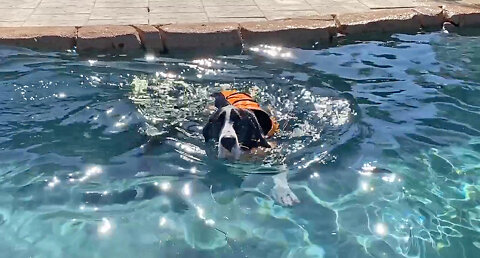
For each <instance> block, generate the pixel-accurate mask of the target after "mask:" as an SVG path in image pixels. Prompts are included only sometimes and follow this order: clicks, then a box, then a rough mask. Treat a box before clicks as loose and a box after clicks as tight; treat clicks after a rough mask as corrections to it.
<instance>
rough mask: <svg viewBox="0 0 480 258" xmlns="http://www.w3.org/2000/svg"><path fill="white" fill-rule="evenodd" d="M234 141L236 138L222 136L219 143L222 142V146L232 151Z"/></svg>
mask: <svg viewBox="0 0 480 258" xmlns="http://www.w3.org/2000/svg"><path fill="white" fill-rule="evenodd" d="M236 142H237V140H236V139H235V138H233V137H223V138H222V139H220V144H222V146H223V147H224V148H225V149H227V150H228V151H230V152H231V151H232V148H233V146H235V143H236Z"/></svg>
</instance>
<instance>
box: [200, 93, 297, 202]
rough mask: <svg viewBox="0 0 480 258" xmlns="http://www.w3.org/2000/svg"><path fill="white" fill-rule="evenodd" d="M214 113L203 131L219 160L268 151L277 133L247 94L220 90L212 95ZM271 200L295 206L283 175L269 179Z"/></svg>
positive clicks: (273, 123)
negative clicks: (264, 149) (270, 180)
mask: <svg viewBox="0 0 480 258" xmlns="http://www.w3.org/2000/svg"><path fill="white" fill-rule="evenodd" d="M212 97H214V98H215V107H216V111H215V112H214V113H213V114H212V115H211V116H210V118H209V120H208V122H207V124H206V125H205V126H204V127H203V131H202V133H203V137H204V138H205V142H209V141H212V140H213V141H214V142H215V143H217V146H218V152H217V157H218V158H219V159H228V160H232V161H238V160H240V159H242V158H243V157H245V156H247V155H249V154H252V153H257V152H256V150H257V149H260V148H267V149H268V148H272V145H273V144H272V143H269V142H268V141H267V139H270V138H271V137H272V136H273V135H274V134H275V133H276V132H277V131H278V129H279V124H278V122H277V121H276V119H275V118H274V117H273V116H272V115H270V114H269V113H268V112H267V111H265V110H264V109H263V108H261V107H260V105H259V104H258V103H257V102H256V101H255V100H254V99H253V98H252V97H251V96H250V95H249V94H247V93H245V92H239V91H236V90H224V91H221V92H218V93H214V94H213V95H212ZM273 182H274V188H273V197H274V198H275V199H276V200H277V201H278V202H279V203H281V204H282V205H287V206H291V205H293V204H294V203H298V202H299V200H298V198H297V196H296V195H295V194H294V193H293V192H292V190H291V189H290V187H289V185H288V182H287V171H286V169H285V166H283V172H281V173H279V174H276V175H275V176H274V177H273Z"/></svg>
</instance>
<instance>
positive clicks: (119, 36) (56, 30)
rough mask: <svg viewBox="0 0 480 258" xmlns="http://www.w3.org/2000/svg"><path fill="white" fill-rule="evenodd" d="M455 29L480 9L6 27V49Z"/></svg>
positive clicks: (245, 41) (180, 45) (222, 44)
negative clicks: (197, 21)
mask: <svg viewBox="0 0 480 258" xmlns="http://www.w3.org/2000/svg"><path fill="white" fill-rule="evenodd" d="M445 23H447V25H448V26H449V28H453V27H467V26H478V27H480V7H479V6H464V5H444V6H428V7H415V8H397V9H382V10H371V11H368V12H359V13H349V14H340V15H336V14H332V15H327V16H309V17H304V18H292V19H283V20H274V21H258V22H244V23H232V22H228V23H227V22H224V23H202V24H200V23H197V24H168V25H159V26H152V25H131V26H127V25H105V26H102V25H99V26H82V27H67V26H65V27H62V26H58V27H10V28H8V27H0V44H3V45H14V46H22V47H28V48H34V49H39V50H54V51H62V50H66V49H72V48H74V47H76V49H77V52H78V53H80V54H87V55H88V54H89V53H93V52H98V51H102V52H105V51H107V52H108V51H114V52H132V51H139V50H142V49H144V50H147V51H150V52H154V53H173V54H175V53H183V52H187V51H189V52H201V53H204V52H205V51H206V52H215V53H219V52H221V51H223V50H239V51H241V50H242V49H243V48H244V47H245V46H252V45H256V44H274V45H281V46H289V47H304V46H312V45H313V44H318V43H330V42H332V40H333V39H334V38H335V37H337V36H338V35H347V36H361V35H363V34H365V33H395V32H417V31H419V30H420V29H436V30H440V29H441V28H442V26H444V24H445Z"/></svg>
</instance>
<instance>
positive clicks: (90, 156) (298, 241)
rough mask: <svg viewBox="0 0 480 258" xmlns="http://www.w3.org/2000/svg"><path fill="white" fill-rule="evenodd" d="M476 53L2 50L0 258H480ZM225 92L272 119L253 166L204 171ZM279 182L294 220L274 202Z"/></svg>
mask: <svg viewBox="0 0 480 258" xmlns="http://www.w3.org/2000/svg"><path fill="white" fill-rule="evenodd" d="M478 35H480V34H479V33H469V34H456V33H450V34H446V33H440V32H439V33H429V34H419V35H393V36H391V37H389V38H386V39H385V40H384V41H368V42H344V43H342V42H340V45H338V46H334V47H331V48H328V49H312V50H300V49H287V48H276V47H271V46H259V47H256V48H251V49H249V50H247V51H246V52H245V53H244V54H243V55H232V56H221V57H215V58H205V59H201V58H198V59H193V58H192V59H185V60H184V59H175V58H168V57H154V56H141V57H139V56H136V57H135V56H121V55H120V56H98V57H95V58H87V57H81V56H78V55H77V54H76V53H75V51H69V52H65V53H45V52H34V51H32V50H27V49H20V48H10V47H1V48H0V253H1V255H0V256H2V257H175V256H183V257H478V254H479V253H480V234H479V231H480V165H479V164H480V153H479V151H480V44H479V42H480V37H479V36H478ZM347 43H349V44H347ZM350 43H351V44H350ZM221 88H235V89H240V90H246V91H254V92H256V97H257V98H258V100H259V101H260V102H261V103H262V104H263V105H264V106H270V107H271V108H272V109H273V110H275V112H276V113H277V116H278V117H279V120H280V122H281V124H282V130H281V132H280V133H279V134H278V135H277V136H276V137H275V139H274V140H275V142H276V144H277V145H278V147H277V148H275V149H274V150H271V151H270V152H269V153H267V155H266V158H265V159H264V160H255V161H251V162H239V163H226V162H222V161H218V160H216V159H215V158H213V157H211V156H210V155H208V154H209V153H211V152H212V150H210V149H209V147H206V146H205V144H204V142H203V139H202V136H201V133H200V129H201V125H202V124H203V123H205V121H206V119H207V118H208V115H209V113H210V112H211V109H210V107H209V106H210V105H211V103H212V100H211V99H210V98H209V97H208V96H209V95H210V94H211V93H212V92H215V91H218V90H220V89H221ZM282 165H286V167H287V169H288V171H289V182H290V187H291V188H292V190H293V192H294V193H295V194H296V195H297V196H298V198H299V199H300V203H299V204H297V205H295V206H293V207H283V206H280V205H278V203H277V202H275V201H274V200H273V198H272V192H271V189H272V186H273V182H272V175H274V174H275V173H278V172H279V171H280V167H282ZM374 167H376V168H377V169H375V170H374V169H373V168H374ZM372 170H373V171H374V172H375V173H371V171H372Z"/></svg>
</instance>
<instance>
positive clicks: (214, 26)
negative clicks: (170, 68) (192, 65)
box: [158, 23, 242, 53]
mask: <svg viewBox="0 0 480 258" xmlns="http://www.w3.org/2000/svg"><path fill="white" fill-rule="evenodd" d="M158 29H159V30H160V34H161V37H162V39H163V42H164V44H165V48H166V50H167V51H168V52H169V53H176V52H177V53H178V52H183V51H185V50H191V51H196V52H224V51H227V52H228V51H234V50H237V51H240V50H241V49H242V41H241V38H240V34H239V30H238V24H237V23H208V24H203V23H195V24H194V23H192V24H170V25H165V26H160V27H159V28H158Z"/></svg>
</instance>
